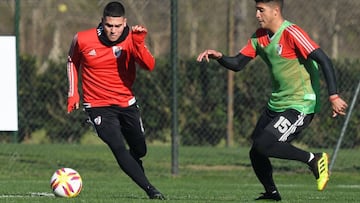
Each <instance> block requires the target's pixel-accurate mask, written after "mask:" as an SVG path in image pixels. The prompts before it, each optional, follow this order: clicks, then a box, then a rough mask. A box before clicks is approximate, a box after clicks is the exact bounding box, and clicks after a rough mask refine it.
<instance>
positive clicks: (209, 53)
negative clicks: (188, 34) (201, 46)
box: [197, 49, 222, 62]
mask: <svg viewBox="0 0 360 203" xmlns="http://www.w3.org/2000/svg"><path fill="white" fill-rule="evenodd" d="M221 57H222V53H221V52H218V51H215V50H212V49H207V50H205V51H204V52H202V53H200V54H199V56H198V57H197V61H198V62H201V61H202V60H203V59H204V58H205V60H206V61H207V62H209V59H216V60H217V59H219V58H221Z"/></svg>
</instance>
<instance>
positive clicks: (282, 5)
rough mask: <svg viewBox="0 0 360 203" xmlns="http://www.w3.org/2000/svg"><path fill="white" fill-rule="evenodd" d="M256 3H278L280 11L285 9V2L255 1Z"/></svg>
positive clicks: (274, 0)
mask: <svg viewBox="0 0 360 203" xmlns="http://www.w3.org/2000/svg"><path fill="white" fill-rule="evenodd" d="M255 2H256V3H276V4H278V5H279V7H280V10H282V9H283V7H284V0H255Z"/></svg>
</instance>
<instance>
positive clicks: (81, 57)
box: [67, 28, 155, 112]
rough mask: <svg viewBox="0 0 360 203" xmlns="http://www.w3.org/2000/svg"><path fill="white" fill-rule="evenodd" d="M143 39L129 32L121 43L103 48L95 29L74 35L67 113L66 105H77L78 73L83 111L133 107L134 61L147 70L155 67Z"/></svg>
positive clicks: (70, 59)
mask: <svg viewBox="0 0 360 203" xmlns="http://www.w3.org/2000/svg"><path fill="white" fill-rule="evenodd" d="M145 36H146V33H145V32H143V33H133V32H131V31H130V32H129V34H128V36H127V37H126V38H125V40H123V41H122V42H120V43H118V44H116V45H114V46H105V45H104V44H102V43H101V42H100V40H99V38H98V35H97V29H96V28H93V29H90V30H85V31H81V32H78V33H77V34H76V35H75V36H74V39H73V42H72V45H71V48H70V51H69V55H68V62H67V68H68V80H69V91H68V112H69V108H70V107H69V106H71V105H72V106H73V105H74V104H75V103H78V102H79V98H80V97H79V93H78V81H79V73H80V74H81V80H82V90H83V100H84V106H85V108H91V107H100V106H110V105H118V106H121V107H127V106H130V105H132V104H134V103H135V101H136V100H135V96H134V94H133V91H132V85H133V83H134V81H135V77H136V65H135V62H136V63H137V64H139V65H140V66H141V67H142V68H144V69H146V70H149V71H152V70H153V69H154V66H155V59H154V57H153V56H152V55H151V53H150V52H149V50H148V49H147V48H146V46H145ZM70 111H71V110H70Z"/></svg>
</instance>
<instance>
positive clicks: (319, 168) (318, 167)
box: [309, 152, 329, 191]
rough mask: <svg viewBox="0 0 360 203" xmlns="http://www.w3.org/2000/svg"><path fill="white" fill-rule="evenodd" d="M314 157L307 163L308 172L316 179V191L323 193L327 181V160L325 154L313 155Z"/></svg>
mask: <svg viewBox="0 0 360 203" xmlns="http://www.w3.org/2000/svg"><path fill="white" fill-rule="evenodd" d="M314 156H315V157H314V159H313V160H312V161H310V163H309V165H310V170H311V171H312V172H313V174H314V176H315V178H316V182H317V189H318V190H319V191H323V190H324V189H325V187H326V184H327V182H328V181H329V169H328V165H329V160H328V159H329V158H328V155H327V154H326V153H325V152H323V153H317V154H314Z"/></svg>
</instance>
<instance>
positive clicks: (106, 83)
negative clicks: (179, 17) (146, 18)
mask: <svg viewBox="0 0 360 203" xmlns="http://www.w3.org/2000/svg"><path fill="white" fill-rule="evenodd" d="M124 15H125V9H124V7H123V5H122V4H121V3H119V2H110V3H108V4H107V5H106V6H105V8H104V11H103V17H102V21H101V23H100V24H99V25H98V27H97V28H93V29H89V30H85V31H80V32H78V33H77V34H76V35H75V36H74V39H73V42H72V44H71V47H70V51H69V55H68V63H67V71H68V80H69V90H68V108H67V109H68V110H67V111H68V113H70V112H71V111H73V110H74V109H78V108H79V100H80V96H79V91H78V80H79V74H81V79H82V92H83V102H84V103H83V105H84V107H85V111H86V112H87V113H88V116H89V119H90V121H91V123H92V124H93V125H94V127H95V129H96V132H97V134H98V136H99V137H100V138H101V139H102V140H103V141H104V142H105V143H106V144H107V145H108V146H109V147H110V149H111V151H112V153H113V154H114V156H115V158H116V161H117V163H118V164H119V166H120V168H121V169H122V170H123V171H124V172H125V173H126V174H127V175H128V176H129V177H130V178H131V179H132V180H133V181H134V182H135V183H136V184H137V185H138V186H139V187H141V188H142V189H143V190H144V191H145V192H146V193H147V195H148V196H149V198H150V199H160V200H163V199H165V198H164V196H163V195H162V194H161V193H160V192H159V191H158V190H157V189H156V188H155V187H154V186H153V185H152V184H151V183H150V182H149V180H148V179H147V177H146V176H145V172H144V168H143V165H142V161H141V158H142V157H144V156H145V154H146V151H147V147H146V142H145V135H144V128H143V124H142V121H141V117H140V111H139V108H138V106H137V104H136V99H135V96H134V93H133V91H132V85H133V83H134V80H135V76H136V65H135V63H137V64H138V65H139V66H140V67H142V68H143V69H146V70H149V71H152V70H153V69H154V66H155V59H154V57H153V56H152V55H151V53H150V52H149V50H148V49H147V47H146V45H145V37H146V34H147V29H146V28H145V27H142V26H139V25H135V26H132V27H129V26H128V25H127V23H126V20H127V19H126V18H125V17H124ZM124 140H126V142H127V144H128V146H129V150H128V149H127V148H126V144H125V142H124Z"/></svg>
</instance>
